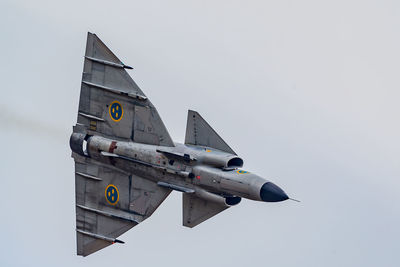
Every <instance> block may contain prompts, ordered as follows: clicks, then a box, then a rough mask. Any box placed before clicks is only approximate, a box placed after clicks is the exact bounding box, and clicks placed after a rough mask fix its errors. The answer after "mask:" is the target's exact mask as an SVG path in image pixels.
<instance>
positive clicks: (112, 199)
mask: <svg viewBox="0 0 400 267" xmlns="http://www.w3.org/2000/svg"><path fill="white" fill-rule="evenodd" d="M104 194H105V196H106V200H107V202H108V204H110V205H115V204H117V203H118V200H119V192H118V188H117V187H116V186H115V185H113V184H109V185H108V186H107V187H106V190H104Z"/></svg>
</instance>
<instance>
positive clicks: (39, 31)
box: [0, 0, 400, 267]
mask: <svg viewBox="0 0 400 267" xmlns="http://www.w3.org/2000/svg"><path fill="white" fill-rule="evenodd" d="M399 12H400V2H399V1H353V0H347V1H340V0H339V1H310V0H306V1H288V0H280V1H233V0H230V1H215V0H214V1H208V0H206V1H152V0H150V1H75V0H70V1H43V0H39V1H19V0H13V1H8V0H2V1H1V2H0V33H1V35H0V36H1V37H0V40H1V42H0V51H1V59H2V61H1V62H2V63H1V64H0V78H1V80H2V82H1V87H0V88H1V97H0V122H1V126H0V129H1V131H0V137H1V140H2V153H1V155H0V162H1V168H0V179H1V186H0V187H1V194H0V196H1V198H2V200H1V201H0V210H1V214H2V215H1V219H0V226H1V229H2V230H1V236H2V242H1V243H0V265H1V266H42V267H43V266H111V265H112V266H185V265H190V266H193V267H196V266H307V267H309V266H335V267H337V266H363V267H366V266H399V264H400V258H399V251H400V243H399V238H400V227H399V226H400V204H399V203H400V180H399V176H400V165H399V151H400V141H399V134H400V125H399V114H400V106H399V99H400V90H399V88H400V81H399V71H400V64H399V62H400V50H399V47H400V35H399V29H400V28H399V27H400V14H399ZM87 31H91V32H94V33H96V34H97V35H98V36H99V37H100V38H101V39H102V40H103V41H104V42H105V43H106V45H108V46H109V47H110V48H111V49H112V50H113V51H114V52H115V53H116V55H117V56H119V57H120V59H121V60H123V61H124V62H125V63H126V64H128V65H131V66H133V67H134V68H135V69H134V70H132V71H130V74H131V75H132V77H133V78H134V80H135V81H136V82H137V83H138V85H139V86H140V87H141V88H142V90H143V91H144V92H145V93H146V94H147V96H148V97H149V98H150V99H151V101H152V102H153V104H154V105H155V106H156V107H157V109H158V111H159V113H160V115H161V117H162V119H163V120H164V123H165V125H166V126H167V128H168V130H169V131H170V134H171V136H172V137H173V139H174V140H176V141H180V142H182V141H183V140H184V133H185V126H186V125H185V124H186V114H187V109H189V108H192V109H194V110H197V111H198V112H200V114H202V116H203V117H204V118H205V119H206V120H207V121H208V122H209V123H210V124H211V125H212V126H213V127H214V128H215V130H216V131H217V132H219V134H220V135H221V136H222V137H223V138H224V139H225V140H226V142H227V143H228V144H230V145H231V146H232V148H233V149H234V150H235V151H236V152H237V153H238V154H239V155H240V156H241V157H243V158H244V161H245V166H244V167H245V168H244V169H246V170H249V171H252V172H255V173H257V174H259V175H261V176H264V177H265V178H267V179H270V180H272V181H273V182H275V183H276V184H278V185H279V186H281V187H282V188H283V189H284V190H285V191H286V192H287V193H288V194H289V195H290V196H291V197H293V198H297V199H300V200H301V201H302V202H301V203H296V202H291V201H286V202H283V203H275V204H268V203H261V202H252V201H248V200H243V201H242V202H241V203H240V204H239V205H238V206H236V207H233V208H230V209H228V210H227V211H224V212H223V213H221V214H219V215H217V216H216V217H214V218H212V219H210V220H209V221H206V222H204V223H202V224H201V225H199V226H197V227H195V228H193V229H188V228H185V227H183V226H181V225H182V222H181V221H182V215H181V212H182V211H181V209H182V207H181V206H182V204H181V195H180V194H179V193H172V194H171V195H170V197H169V198H168V199H167V200H166V201H165V202H164V203H163V204H162V205H161V206H160V208H159V209H158V210H157V211H156V212H155V214H154V215H153V216H152V217H151V218H150V219H148V220H146V221H145V222H144V223H142V224H140V225H138V226H137V227H135V228H133V229H132V230H130V231H129V232H127V233H126V234H124V235H123V236H122V237H121V239H122V240H124V241H126V244H124V245H119V244H116V245H113V246H111V247H108V248H106V249H104V250H101V251H99V252H97V253H95V254H93V255H91V256H89V257H86V258H82V257H78V256H76V255H75V254H76V247H75V206H74V205H75V204H74V202H75V200H74V175H73V171H74V170H73V160H72V158H70V149H69V145H68V140H69V136H70V134H71V131H72V125H73V124H75V123H76V113H77V108H78V100H79V99H78V98H79V90H80V81H81V73H82V68H83V55H84V50H85V44H86V33H87Z"/></svg>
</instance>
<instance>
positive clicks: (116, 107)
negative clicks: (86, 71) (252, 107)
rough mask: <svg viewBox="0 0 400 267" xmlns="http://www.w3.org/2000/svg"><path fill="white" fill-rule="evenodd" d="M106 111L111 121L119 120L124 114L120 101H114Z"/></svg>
mask: <svg viewBox="0 0 400 267" xmlns="http://www.w3.org/2000/svg"><path fill="white" fill-rule="evenodd" d="M108 113H109V114H110V117H111V119H112V120H113V121H120V120H121V119H122V116H123V115H124V109H123V108H122V105H121V103H119V102H118V101H114V102H112V103H111V105H110V106H109V107H108Z"/></svg>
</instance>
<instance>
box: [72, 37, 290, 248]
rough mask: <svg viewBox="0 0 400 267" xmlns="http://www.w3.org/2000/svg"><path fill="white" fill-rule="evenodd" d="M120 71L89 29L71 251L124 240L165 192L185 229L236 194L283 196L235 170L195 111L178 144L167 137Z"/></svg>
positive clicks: (227, 150)
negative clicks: (179, 209) (174, 195)
mask: <svg viewBox="0 0 400 267" xmlns="http://www.w3.org/2000/svg"><path fill="white" fill-rule="evenodd" d="M126 69H132V68H131V67H130V66H128V65H125V64H124V63H123V62H122V61H121V60H119V59H118V58H117V57H116V56H115V55H114V54H113V52H111V50H110V49H109V48H108V47H107V46H106V45H105V44H104V43H103V42H102V41H101V40H100V39H99V38H98V37H97V36H96V35H95V34H92V33H88V36H87V43H86V53H85V57H84V67H83V75H82V84H81V91H80V100H79V109H78V118H77V123H76V125H75V126H74V127H73V133H72V135H71V137H70V147H71V150H72V158H73V159H74V161H75V194H76V235H77V254H78V255H82V256H87V255H89V254H91V253H94V252H96V251H98V250H100V249H102V248H105V247H107V246H109V245H111V244H114V243H124V242H122V241H121V240H119V239H117V238H118V237H119V236H120V235H122V234H123V233H125V232H126V231H128V230H129V229H130V228H132V227H134V226H135V225H137V224H139V223H141V222H143V221H144V220H146V219H147V218H149V217H150V216H151V215H152V214H153V212H154V211H155V210H156V209H157V208H158V206H159V205H160V204H161V203H162V202H163V201H164V200H165V198H166V197H168V195H169V194H170V193H171V191H172V190H174V191H178V192H182V206H183V225H184V226H186V227H194V226H196V225H198V224H200V223H202V222H204V221H206V220H207V219H209V218H211V217H213V216H214V215H216V214H218V213H220V212H221V211H223V210H225V209H227V208H229V207H231V206H234V205H237V204H238V203H239V202H240V201H241V198H247V199H251V200H256V201H264V202H278V201H283V200H287V199H288V196H287V194H286V193H285V192H284V191H283V190H282V189H281V188H279V187H278V186H277V185H275V184H274V183H272V182H270V181H268V180H266V179H264V178H262V177H260V176H258V175H256V174H254V173H251V172H249V171H245V170H243V169H241V168H242V166H243V159H242V158H240V157H239V156H238V155H237V154H236V153H235V151H233V149H232V148H231V147H230V146H229V145H228V144H227V143H226V142H225V141H224V140H223V139H222V138H221V137H220V136H219V135H218V134H217V133H216V132H215V131H214V130H213V128H211V126H210V125H209V124H208V123H207V122H206V121H205V120H204V119H203V117H202V116H201V115H200V114H199V113H197V112H196V111H193V110H189V112H188V116H187V126H186V136H185V143H184V144H181V143H177V142H173V141H172V139H171V137H170V135H169V134H168V131H167V129H166V128H165V126H164V124H163V122H162V120H161V118H160V116H159V114H158V112H157V110H156V108H155V107H154V106H153V104H152V103H151V102H150V100H149V99H148V98H147V97H146V95H145V94H144V93H143V91H142V90H141V89H140V88H139V87H138V85H137V84H136V83H135V82H134V81H133V79H132V78H131V77H130V76H129V74H128V72H127V71H126Z"/></svg>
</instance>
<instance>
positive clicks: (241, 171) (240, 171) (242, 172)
mask: <svg viewBox="0 0 400 267" xmlns="http://www.w3.org/2000/svg"><path fill="white" fill-rule="evenodd" d="M236 172H237V173H238V174H245V173H249V172H248V171H243V170H237V171H236Z"/></svg>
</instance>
